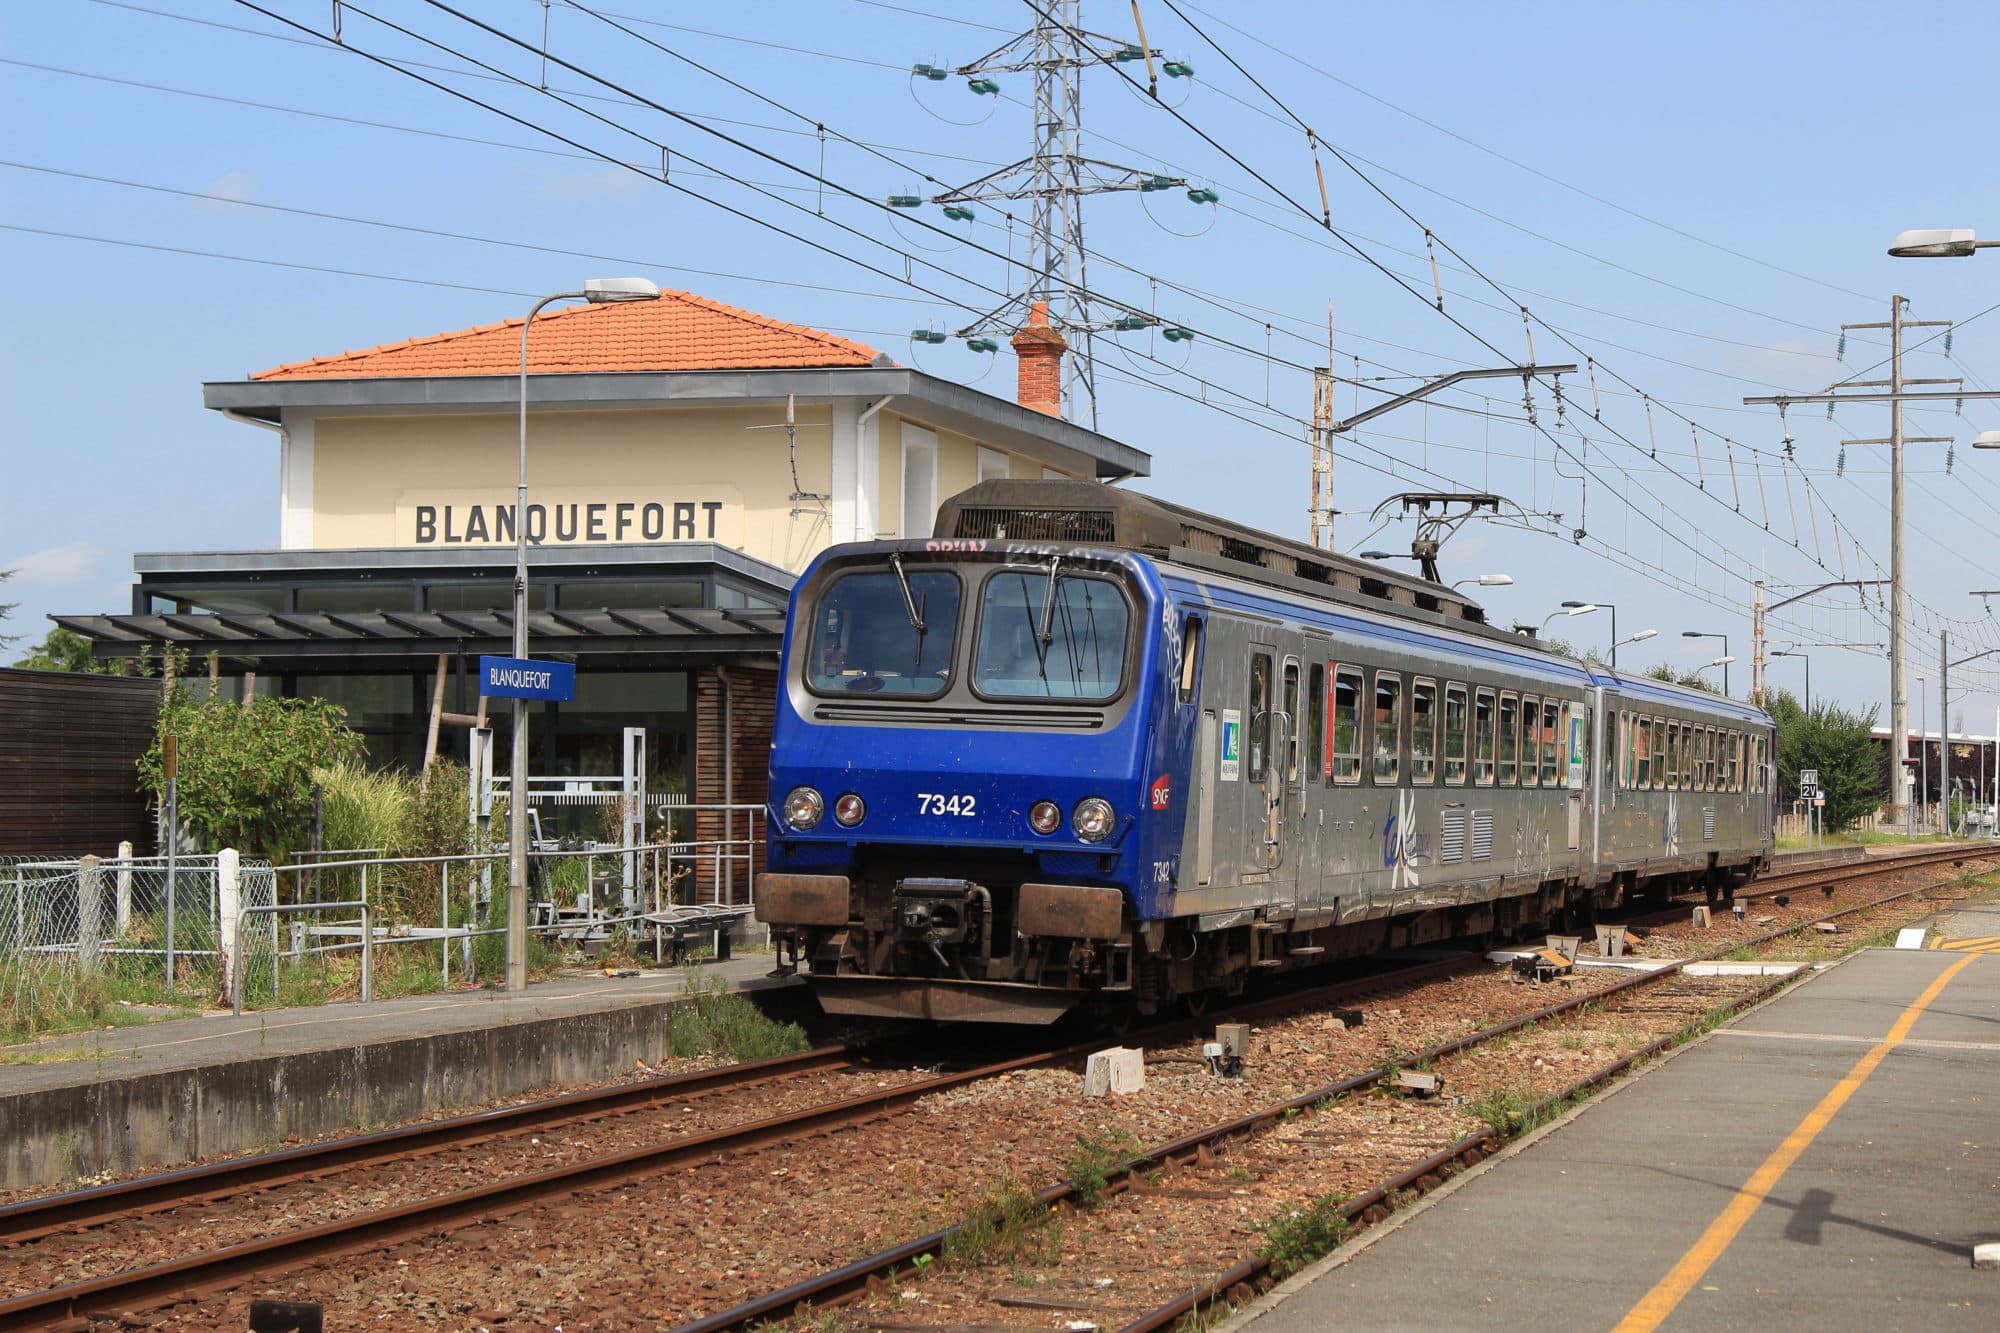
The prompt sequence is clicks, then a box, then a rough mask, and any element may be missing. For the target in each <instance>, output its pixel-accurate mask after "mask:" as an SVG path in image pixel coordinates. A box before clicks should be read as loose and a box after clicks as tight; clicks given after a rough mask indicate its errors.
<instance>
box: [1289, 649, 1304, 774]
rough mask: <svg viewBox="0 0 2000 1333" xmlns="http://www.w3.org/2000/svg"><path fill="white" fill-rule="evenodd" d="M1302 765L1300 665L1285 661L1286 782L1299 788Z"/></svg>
mask: <svg viewBox="0 0 2000 1333" xmlns="http://www.w3.org/2000/svg"><path fill="white" fill-rule="evenodd" d="M1301 768H1302V765H1301V763H1300V755H1299V664H1298V662H1297V661H1295V660H1293V659H1291V658H1286V659H1285V781H1286V782H1287V783H1289V784H1291V785H1293V786H1297V785H1298V782H1299V778H1300V777H1301V776H1302V773H1301Z"/></svg>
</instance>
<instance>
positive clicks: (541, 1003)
mask: <svg viewBox="0 0 2000 1333" xmlns="http://www.w3.org/2000/svg"><path fill="white" fill-rule="evenodd" d="M772 961H773V960H772V957H771V956H770V955H768V954H765V955H742V956H739V957H735V958H732V959H729V960H727V961H723V962H709V963H704V964H702V965H701V966H700V968H699V970H698V972H697V973H696V975H698V976H700V977H703V978H707V977H718V978H720V979H722V980H723V981H725V982H726V983H727V984H728V985H729V986H730V987H731V988H732V989H736V990H766V989H769V990H773V991H776V990H777V989H779V988H790V987H799V986H800V983H799V982H798V981H797V980H796V979H795V978H784V979H780V980H773V979H770V978H767V977H765V975H764V973H766V972H768V971H769V970H770V968H771V966H772ZM686 989H687V982H686V980H685V978H683V976H682V974H681V972H680V970H679V969H666V970H661V971H650V972H642V973H641V974H640V975H638V976H635V977H620V978H613V977H603V976H583V977H570V978H564V979H560V980H556V981H549V982H538V983H535V984H533V985H531V986H530V987H529V988H528V989H527V990H526V991H524V992H522V993H519V994H509V993H507V992H505V991H487V990H472V991H457V992H453V993H450V994H445V995H421V996H408V997H404V998H401V999H393V1000H377V1001H374V1002H372V1003H370V1004H358V1003H356V1004H328V1005H323V1006H320V1007H318V1008H313V1009H269V1010H261V1011H258V1012H255V1013H248V1014H244V1015H242V1016H241V1017H234V1016H231V1015H230V1014H228V1013H218V1014H211V1015H203V1016H201V1017H198V1018H188V1019H176V1020H173V1021H170V1022H164V1023H156V1024H152V1025H149V1026H145V1027H136V1028H117V1029H113V1030H110V1031H102V1032H92V1033H84V1034H80V1035H76V1036H70V1037H65V1038H59V1039H55V1040H52V1041H48V1042H43V1043H36V1044H34V1045H33V1046H31V1047H25V1048H24V1047H13V1048H9V1051H10V1052H12V1053H14V1054H15V1055H16V1057H17V1058H18V1057H19V1055H21V1054H23V1053H30V1052H32V1053H33V1054H34V1055H36V1056H37V1057H39V1058H41V1060H42V1062H41V1063H34V1064H0V1188H20V1187H24V1186H30V1185H46V1184H54V1183H59V1182H62V1181H67V1180H72V1179H76V1178H79V1177H88V1176H91V1175H95V1174H98V1173H101V1172H107V1171H112V1172H122V1171H129V1170H135V1169H140V1168H145V1167H156V1166H167V1165H174V1164H178V1163H181V1162H186V1161H191V1160H194V1159H197V1158H202V1157H209V1156H213V1155H216V1154H219V1153H230V1152H242V1151H245V1150H249V1149H255V1148H264V1147H272V1146H275V1145H276V1144H278V1143H279V1142H281V1141H283V1140H285V1139H286V1138H287V1137H293V1136H297V1137H311V1136H313V1135H317V1134H324V1133H330V1132H333V1131H336V1130H341V1129H346V1128H355V1127H361V1126H375V1125H384V1124H393V1123H397V1122H399V1121H402V1120H406V1119H410V1118H412V1117H415V1116H419V1115H424V1114H428V1113H432V1112H436V1111H440V1110H447V1109H452V1108H457V1107H466V1106H474V1105H480V1104H484V1103H488V1102H492V1101H497V1100H500V1099H502V1098H506V1097H509V1096H513V1095H516V1094H519V1093H522V1092H526V1091H529V1090H531V1089H536V1088H544V1087H550V1086H555V1085H561V1084H570V1083H588V1082H595V1081H598V1080H601V1079H606V1078H612V1077H616V1076H618V1075H620V1074H624V1073H628V1072H630V1071H631V1070H632V1069H633V1068H634V1067H635V1066H636V1064H637V1063H638V1062H640V1061H645V1062H647V1063H649V1064H650V1063H654V1062H657V1061H659V1060H660V1059H662V1058H663V1057H664V1056H665V1055H667V1054H668V1053H669V1049H668V1041H667V1032H666V1017H665V1015H666V1012H667V1009H668V1007H669V1006H671V1005H672V1004H674V1003H675V1002H677V1001H678V1000H680V999H681V998H682V997H683V996H684V995H685V994H686ZM801 994H803V990H802V988H801ZM65 1054H67V1055H71V1056H74V1057H75V1058H56V1057H61V1056H63V1055H65Z"/></svg>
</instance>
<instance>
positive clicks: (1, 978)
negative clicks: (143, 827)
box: [0, 851, 277, 1032]
mask: <svg viewBox="0 0 2000 1333" xmlns="http://www.w3.org/2000/svg"><path fill="white" fill-rule="evenodd" d="M276 887H277V886H276V880H275V877H274V876H273V874H272V871H271V867H270V865H269V863H267V862H263V861H244V860H242V859H241V858H239V857H237V855H236V854H235V853H234V852H227V851H225V852H222V853H218V854H216V855H213V856H182V857H176V858H174V859H173V860H171V861H169V860H168V859H166V858H163V857H135V856H131V855H119V856H108V857H102V858H100V857H95V856H84V857H38V856H10V857H0V1004H4V1005H5V1006H6V1012H5V1015H4V1019H5V1022H4V1024H0V1025H4V1026H6V1027H9V1028H13V1029H17V1030H21V1031H29V1032H32V1031H35V1030H38V1029H39V1028H40V1027H41V1026H43V1025H44V1024H45V1022H46V1021H47V1020H48V1019H50V1018H51V1017H53V1016H54V1015H56V1014H59V1013H62V1012H64V1011H75V1010H79V1009H82V1010H90V1011H93V1012H94V1011H96V1010H97V1009H99V1008H101V1007H102V1006H103V1005H106V1004H117V1003H124V1004H137V1005H145V1004H176V1003H179V1004H187V1003H209V1004H212V1003H214V1002H215V1001H216V1000H218V999H219V998H220V996H221V993H222V981H223V978H222V968H221V956H222V950H223V935H224V923H225V921H226V920H227V919H228V918H229V916H230V915H231V914H233V913H235V912H237V911H239V910H240V909H241V908H242V907H243V906H245V905H251V904H257V905H262V904H269V903H272V902H274V901H275V895H276Z"/></svg>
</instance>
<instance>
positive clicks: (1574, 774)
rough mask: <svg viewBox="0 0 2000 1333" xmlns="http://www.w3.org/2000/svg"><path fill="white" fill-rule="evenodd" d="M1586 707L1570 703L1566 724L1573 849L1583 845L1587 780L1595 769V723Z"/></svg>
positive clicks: (1569, 820) (1569, 821)
mask: <svg viewBox="0 0 2000 1333" xmlns="http://www.w3.org/2000/svg"><path fill="white" fill-rule="evenodd" d="M1586 707H1587V706H1586V705H1584V704H1577V703H1573V704H1570V705H1569V707H1568V716H1567V718H1566V719H1565V721H1566V722H1567V723H1568V725H1567V727H1566V728H1565V732H1566V735H1567V738H1568V744H1567V745H1566V746H1565V747H1564V748H1565V749H1566V751H1567V758H1568V764H1567V769H1566V772H1567V779H1566V781H1565V782H1564V784H1563V785H1564V786H1565V787H1567V788H1568V789H1569V790H1568V796H1569V799H1568V800H1567V801H1565V802H1564V805H1565V806H1566V807H1567V809H1568V814H1569V818H1568V821H1567V822H1568V829H1567V832H1568V842H1567V843H1566V845H1567V846H1568V848H1569V849H1570V850H1571V851H1573V852H1574V851H1579V850H1581V849H1582V847H1583V802H1584V797H1585V796H1586V795H1587V792H1586V790H1585V784H1586V782H1587V780H1588V777H1589V774H1590V770H1591V762H1590V761H1591V754H1590V737H1591V726H1590V714H1589V712H1588V711H1586Z"/></svg>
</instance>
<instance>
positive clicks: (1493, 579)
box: [1451, 574, 1514, 591]
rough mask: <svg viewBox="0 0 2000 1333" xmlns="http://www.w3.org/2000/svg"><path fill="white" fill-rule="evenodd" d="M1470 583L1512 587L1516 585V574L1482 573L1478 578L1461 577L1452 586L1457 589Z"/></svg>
mask: <svg viewBox="0 0 2000 1333" xmlns="http://www.w3.org/2000/svg"><path fill="white" fill-rule="evenodd" d="M1468 583H1477V584H1478V585H1479V586H1480V587H1482V588H1511V587H1513V586H1514V576H1513V575H1512V574H1481V575H1480V576H1479V577H1478V578H1476V579H1460V580H1459V581H1458V582H1456V583H1454V584H1452V585H1451V586H1452V589H1453V591H1457V590H1458V589H1460V588H1463V587H1464V586H1465V585H1466V584H1468Z"/></svg>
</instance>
